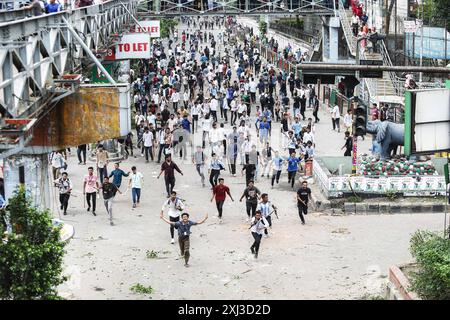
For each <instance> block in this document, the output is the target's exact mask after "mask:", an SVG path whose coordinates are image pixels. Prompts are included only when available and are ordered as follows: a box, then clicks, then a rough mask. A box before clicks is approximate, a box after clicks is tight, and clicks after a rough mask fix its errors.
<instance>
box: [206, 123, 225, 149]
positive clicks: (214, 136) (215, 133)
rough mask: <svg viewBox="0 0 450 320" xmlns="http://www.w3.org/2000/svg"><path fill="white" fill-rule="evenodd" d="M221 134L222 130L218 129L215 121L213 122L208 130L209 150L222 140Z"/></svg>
mask: <svg viewBox="0 0 450 320" xmlns="http://www.w3.org/2000/svg"><path fill="white" fill-rule="evenodd" d="M222 135H223V132H222V130H220V129H219V127H218V125H217V122H213V124H212V129H211V130H210V131H209V144H210V146H211V150H212V149H213V148H214V147H215V146H218V145H219V144H220V143H221V142H222V139H223V137H222Z"/></svg>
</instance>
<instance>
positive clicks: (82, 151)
mask: <svg viewBox="0 0 450 320" xmlns="http://www.w3.org/2000/svg"><path fill="white" fill-rule="evenodd" d="M86 148H87V146H86V145H85V144H80V145H79V146H78V147H77V156H78V164H86ZM81 155H83V158H81ZM82 160H83V161H82Z"/></svg>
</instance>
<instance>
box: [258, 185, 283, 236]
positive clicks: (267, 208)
mask: <svg viewBox="0 0 450 320" xmlns="http://www.w3.org/2000/svg"><path fill="white" fill-rule="evenodd" d="M272 209H273V210H274V212H275V214H276V211H277V207H275V206H274V205H273V204H272V202H270V201H269V195H268V194H267V193H263V194H262V195H261V202H260V203H259V204H258V209H257V210H256V211H257V212H258V211H261V216H262V217H264V218H266V220H267V222H269V228H271V229H272V216H271V210H272ZM277 217H278V216H277ZM264 233H265V235H266V238H268V237H269V232H268V231H267V228H266V229H264Z"/></svg>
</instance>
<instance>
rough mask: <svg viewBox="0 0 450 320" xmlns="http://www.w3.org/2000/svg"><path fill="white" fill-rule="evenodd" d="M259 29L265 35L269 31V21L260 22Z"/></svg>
mask: <svg viewBox="0 0 450 320" xmlns="http://www.w3.org/2000/svg"><path fill="white" fill-rule="evenodd" d="M259 31H260V32H261V34H262V35H265V34H266V33H267V23H266V22H265V21H260V22H259Z"/></svg>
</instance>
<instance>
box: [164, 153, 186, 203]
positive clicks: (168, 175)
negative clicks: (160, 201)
mask: <svg viewBox="0 0 450 320" xmlns="http://www.w3.org/2000/svg"><path fill="white" fill-rule="evenodd" d="M175 170H177V171H178V173H179V174H181V175H183V172H181V170H180V168H178V166H177V165H176V163H175V162H173V161H172V156H171V155H170V154H169V155H167V157H166V161H164V162H163V164H162V165H161V172H160V173H159V175H158V179H159V177H160V176H161V174H162V173H163V172H164V182H165V183H166V191H167V198H169V197H170V194H171V193H172V191H173V188H175Z"/></svg>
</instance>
